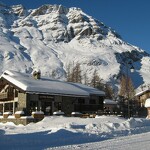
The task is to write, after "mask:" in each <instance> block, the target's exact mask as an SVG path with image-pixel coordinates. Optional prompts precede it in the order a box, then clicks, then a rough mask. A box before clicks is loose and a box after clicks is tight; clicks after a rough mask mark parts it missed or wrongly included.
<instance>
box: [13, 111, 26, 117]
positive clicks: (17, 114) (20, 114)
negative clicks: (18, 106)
mask: <svg viewBox="0 0 150 150" xmlns="http://www.w3.org/2000/svg"><path fill="white" fill-rule="evenodd" d="M23 115H24V111H16V112H15V118H20V117H21V116H23Z"/></svg>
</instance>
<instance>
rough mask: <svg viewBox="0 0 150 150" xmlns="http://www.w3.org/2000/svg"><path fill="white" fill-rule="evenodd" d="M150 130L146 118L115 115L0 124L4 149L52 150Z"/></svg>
mask: <svg viewBox="0 0 150 150" xmlns="http://www.w3.org/2000/svg"><path fill="white" fill-rule="evenodd" d="M21 118H24V117H21ZM149 131H150V120H147V119H142V118H131V119H128V120H127V119H124V118H121V117H115V116H99V117H98V116H97V118H78V117H63V116H50V117H45V118H44V119H43V120H42V121H40V122H37V123H30V124H28V125H26V126H20V125H19V126H17V125H14V124H10V123H5V124H3V123H0V137H1V140H0V145H1V147H2V148H3V149H11V148H13V149H20V147H23V148H24V149H29V148H30V149H48V148H52V147H58V146H63V145H74V144H84V143H89V142H97V141H104V140H108V139H112V138H115V139H116V138H117V137H121V136H127V135H133V134H140V133H144V132H149ZM128 137H129V136H128ZM8 139H9V142H7V141H8ZM33 143H34V144H33ZM43 143H44V144H43ZM12 146H13V147H12Z"/></svg>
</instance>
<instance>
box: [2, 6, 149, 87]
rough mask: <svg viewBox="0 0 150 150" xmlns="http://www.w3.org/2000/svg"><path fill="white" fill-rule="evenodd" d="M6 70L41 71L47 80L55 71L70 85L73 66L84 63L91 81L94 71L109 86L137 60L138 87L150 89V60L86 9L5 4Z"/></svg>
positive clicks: (3, 24)
mask: <svg viewBox="0 0 150 150" xmlns="http://www.w3.org/2000/svg"><path fill="white" fill-rule="evenodd" d="M0 37H1V40H0V63H1V66H0V71H1V72H3V71H4V70H6V69H9V68H10V67H11V68H12V69H13V70H17V71H21V72H28V73H31V72H32V70H33V69H34V68H39V69H41V71H42V74H43V75H45V76H51V73H52V71H55V72H56V74H57V76H56V78H60V79H62V80H65V78H66V70H67V66H68V64H69V63H70V62H71V63H72V62H74V63H80V64H81V70H82V72H83V74H85V73H88V78H89V79H90V78H91V76H92V74H93V72H94V70H97V71H98V74H99V75H100V77H101V78H102V79H103V80H104V81H105V82H114V81H116V79H114V76H117V77H118V76H120V75H121V74H123V73H125V70H126V69H125V66H124V65H123V62H124V60H125V59H126V60H132V63H133V65H134V67H135V70H136V71H135V73H132V74H131V77H132V79H133V82H134V84H135V87H136V88H137V87H139V86H140V85H141V84H150V80H149V79H148V74H149V72H150V68H149V64H150V55H149V54H148V53H147V52H145V51H144V50H142V49H140V48H138V47H136V46H133V45H131V44H129V43H127V42H125V41H123V39H122V38H121V36H120V35H119V34H118V33H117V32H116V31H114V30H112V29H111V28H110V27H107V26H106V25H105V24H104V23H102V22H100V21H98V20H97V19H94V18H93V17H91V16H89V15H87V14H85V13H84V12H83V11H82V10H81V9H80V8H75V7H73V8H66V7H64V6H62V5H50V4H46V5H43V6H41V7H39V8H37V9H30V10H28V9H26V8H25V7H24V6H22V5H14V6H10V7H8V6H6V5H4V4H1V3H0Z"/></svg>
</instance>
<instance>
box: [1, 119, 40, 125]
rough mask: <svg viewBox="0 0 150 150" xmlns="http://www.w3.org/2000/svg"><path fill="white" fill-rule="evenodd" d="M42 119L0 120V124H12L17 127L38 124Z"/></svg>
mask: <svg viewBox="0 0 150 150" xmlns="http://www.w3.org/2000/svg"><path fill="white" fill-rule="evenodd" d="M41 120H42V119H35V118H18V119H16V118H0V122H2V123H6V122H13V123H14V124H16V125H19V124H23V125H27V124H29V123H31V122H34V123H36V122H38V121H41Z"/></svg>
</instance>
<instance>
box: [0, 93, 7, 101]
mask: <svg viewBox="0 0 150 150" xmlns="http://www.w3.org/2000/svg"><path fill="white" fill-rule="evenodd" d="M7 98H8V93H0V100H2V99H7Z"/></svg>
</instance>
